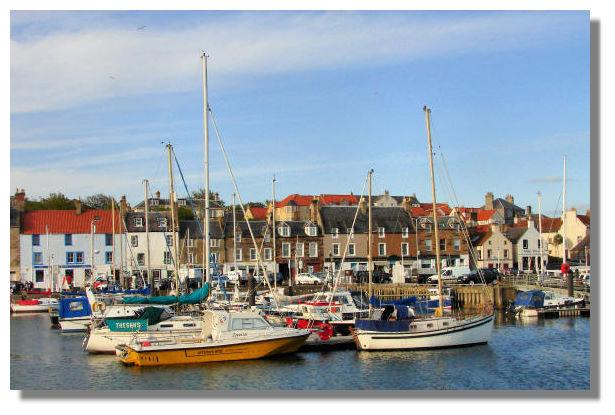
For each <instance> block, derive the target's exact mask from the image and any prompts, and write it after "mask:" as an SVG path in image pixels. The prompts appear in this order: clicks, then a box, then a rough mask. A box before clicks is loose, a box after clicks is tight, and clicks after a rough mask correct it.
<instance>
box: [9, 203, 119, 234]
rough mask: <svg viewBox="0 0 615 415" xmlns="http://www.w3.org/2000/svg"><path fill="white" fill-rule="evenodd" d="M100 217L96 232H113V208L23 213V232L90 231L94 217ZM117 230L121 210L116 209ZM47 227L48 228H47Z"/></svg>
mask: <svg viewBox="0 0 615 415" xmlns="http://www.w3.org/2000/svg"><path fill="white" fill-rule="evenodd" d="M96 216H97V217H98V218H99V220H98V221H97V222H96V233H111V228H112V225H111V210H102V209H94V210H86V211H84V212H83V213H81V214H80V215H77V213H76V212H75V210H36V211H33V212H26V213H24V214H23V222H22V223H23V226H22V232H21V233H23V234H29V235H31V234H40V235H43V234H45V233H46V232H47V229H49V233H52V234H58V233H90V226H91V223H92V219H93V218H94V217H96ZM115 217H116V220H115V227H116V232H119V230H120V219H119V218H120V216H119V211H118V210H116V211H115ZM46 228H47V229H46Z"/></svg>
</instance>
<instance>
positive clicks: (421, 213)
mask: <svg viewBox="0 0 615 415" xmlns="http://www.w3.org/2000/svg"><path fill="white" fill-rule="evenodd" d="M412 216H427V211H426V210H425V209H423V208H422V207H413V208H412Z"/></svg>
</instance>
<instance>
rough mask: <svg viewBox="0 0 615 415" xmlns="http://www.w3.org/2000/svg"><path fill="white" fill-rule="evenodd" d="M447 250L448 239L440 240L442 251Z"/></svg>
mask: <svg viewBox="0 0 615 415" xmlns="http://www.w3.org/2000/svg"><path fill="white" fill-rule="evenodd" d="M445 250H446V239H440V251H445Z"/></svg>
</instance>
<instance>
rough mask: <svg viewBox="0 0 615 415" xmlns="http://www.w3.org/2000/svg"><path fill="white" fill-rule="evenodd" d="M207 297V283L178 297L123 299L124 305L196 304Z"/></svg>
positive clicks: (161, 296) (160, 296)
mask: <svg viewBox="0 0 615 415" xmlns="http://www.w3.org/2000/svg"><path fill="white" fill-rule="evenodd" d="M208 295H209V283H205V285H203V286H202V287H201V288H199V289H197V290H194V291H193V292H191V293H190V294H184V295H180V296H176V295H159V296H156V297H124V298H123V299H122V301H123V302H124V304H167V305H170V304H176V303H179V304H198V303H200V302H201V301H203V300H205V299H206V298H207V296H208Z"/></svg>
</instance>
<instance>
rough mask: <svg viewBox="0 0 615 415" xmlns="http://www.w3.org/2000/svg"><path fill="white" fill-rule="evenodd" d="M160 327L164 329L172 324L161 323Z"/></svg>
mask: <svg viewBox="0 0 615 415" xmlns="http://www.w3.org/2000/svg"><path fill="white" fill-rule="evenodd" d="M160 328H165V329H168V328H173V324H161V325H160Z"/></svg>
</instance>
